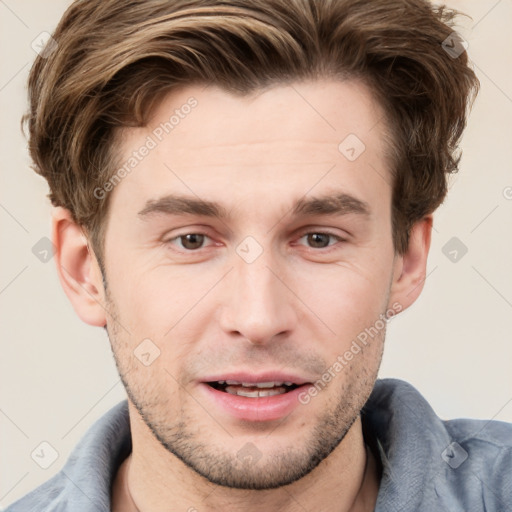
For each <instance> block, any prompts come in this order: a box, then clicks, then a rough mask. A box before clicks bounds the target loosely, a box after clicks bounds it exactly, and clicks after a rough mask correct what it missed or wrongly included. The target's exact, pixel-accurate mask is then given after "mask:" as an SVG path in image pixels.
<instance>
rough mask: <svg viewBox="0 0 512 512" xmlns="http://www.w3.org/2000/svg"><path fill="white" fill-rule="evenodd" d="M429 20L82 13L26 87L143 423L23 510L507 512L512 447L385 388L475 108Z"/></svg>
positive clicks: (289, 6)
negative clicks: (398, 320)
mask: <svg viewBox="0 0 512 512" xmlns="http://www.w3.org/2000/svg"><path fill="white" fill-rule="evenodd" d="M452 17H453V13H451V12H449V11H446V10H443V9H435V8H433V7H432V6H431V5H430V4H429V3H427V2H425V1H423V0H409V1H403V0H379V1H374V2H361V1H359V0H256V1H251V2H245V1H242V0H228V1H223V2H219V1H218V0H173V1H165V2H164V1H145V2H130V1H127V0H121V1H119V0H118V1H113V0H112V1H110V0H109V1H106V0H101V1H100V0H91V1H85V2H76V3H75V4H73V5H72V6H71V7H70V8H69V10H68V11H67V12H66V14H65V15H64V17H63V19H62V21H61V22H60V24H59V26H58V28H57V29H56V31H55V34H54V35H53V38H54V41H55V44H56V49H54V51H48V54H47V55H46V56H44V57H41V58H39V59H38V60H37V61H36V63H35V65H34V67H33V69H32V72H31V75H30V82H29V92H30V102H31V104H30V111H29V114H28V116H27V121H28V127H29V134H30V150H31V155H32V158H33V160H34V163H35V168H36V170H37V171H38V172H39V173H40V174H42V175H43V176H44V177H45V178H46V179H47V180H48V183H49V186H50V198H51V200H52V203H53V204H54V206H55V209H54V214H53V220H52V222H53V241H54V244H55V246H56V248H57V251H56V254H55V260H56V263H57V269H58V273H59V277H60V281H61V284H62V286H63V288H64V291H65V292H66V294H67V296H68V297H69V299H70V301H71V303H72V305H73V307H74V309H75V311H76V313H77V314H78V315H79V317H80V318H81V319H82V320H83V321H84V322H86V323H88V324H90V325H95V326H98V327H105V329H106V330H107V332H108V336H109V339H110V342H111V346H112V351H113V354H114V357H115V361H116V364H117V368H118V370H119V374H120V376H121V378H122V380H123V383H124V386H125V388H126V391H127V395H128V401H127V402H124V403H121V404H119V405H118V406H116V407H115V408H114V409H112V410H111V411H110V412H109V413H108V414H107V415H106V416H104V417H103V418H102V419H100V420H99V421H98V422H97V423H96V424H95V425H94V426H93V427H92V428H91V430H90V431H89V432H88V433H87V434H86V436H85V437H84V439H83V440H82V442H81V443H80V444H79V446H77V448H76V449H75V451H74V452H73V454H72V455H71V457H70V459H69V460H68V462H67V464H66V465H65V466H64V468H63V469H62V471H61V472H60V473H58V474H57V475H56V476H55V477H54V478H52V479H51V480H49V481H48V482H47V483H45V484H44V485H42V486H41V487H39V488H38V489H36V490H35V491H33V492H32V493H30V494H29V495H28V496H26V497H25V498H22V499H21V500H20V501H18V502H17V503H15V504H14V505H12V507H10V508H9V509H8V510H9V511H13V512H14V511H21V510H45V511H51V510H70V511H93V510H113V511H115V512H119V511H123V512H131V511H141V512H145V511H161V510H162V511H163V510H166V511H167V510H173V511H174V510H176V511H177V510H184V511H185V510H188V511H195V510H197V511H202V510H212V511H213V510H223V511H224V510H230V511H231V510H232V511H238V510H244V511H245V510H247V511H252V510H272V511H274V510H275V511H278V510H279V511H296V510H322V511H351V512H354V511H370V510H377V511H388V510H389V511H397V510H403V511H429V512H430V511H433V510H450V511H455V510H461V511H463V510H464V511H468V510H471V511H479V510H482V511H483V510H487V511H489V510H496V511H498V510H500V511H501V510H506V508H507V506H509V503H510V501H511V500H512V477H511V468H512V427H511V426H510V425H507V424H505V423H500V422H484V421H471V420H452V421H449V422H444V421H441V420H440V419H439V418H437V416H436V415H435V414H434V412H433V411H432V409H431V408H430V406H429V405H428V404H427V403H426V402H425V400H424V399H423V398H422V396H421V395H420V394H419V393H418V392H417V391H416V390H415V389H414V388H412V387H411V386H410V385H408V384H406V383H404V382H400V381H395V380H379V381H378V380H377V374H378V369H379V365H380V361H381V357H382V352H383V344H384V338H385V331H386V322H387V321H389V319H390V318H392V317H393V316H395V315H397V314H398V313H400V312H401V311H403V310H404V309H406V308H407V307H409V306H410V305H411V304H412V303H413V302H414V301H415V300H416V298H417V297H418V296H419V294H420V292H421V290H422V287H423V282H424V280H425V275H426V272H425V269H426V260H427V255H428V251H429V246H430V232H431V228H432V213H433V212H434V210H435V209H436V208H437V207H438V206H439V204H441V202H442V201H443V199H444V197H445V194H446V175H447V173H450V172H453V171H454V170H456V168H457V164H458V160H459V157H458V155H457V154H456V149H457V143H458V141H459V139H460V136H461V134H462V131H463V128H464V126H465V121H466V110H467V106H468V105H469V103H470V101H471V99H472V97H473V96H474V94H475V93H476V90H477V84H478V83H477V80H476V77H475V75H474V73H473V72H472V71H471V69H470V68H469V67H468V65H467V57H466V55H465V53H464V52H463V51H460V52H459V51H458V50H459V49H460V48H461V41H460V40H459V39H458V38H457V36H456V35H455V34H454V33H453V29H452V28H451V19H452Z"/></svg>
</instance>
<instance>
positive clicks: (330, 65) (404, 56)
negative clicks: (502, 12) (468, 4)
mask: <svg viewBox="0 0 512 512" xmlns="http://www.w3.org/2000/svg"><path fill="white" fill-rule="evenodd" d="M456 14H457V13H456V12H455V11H452V10H448V9H446V8H445V7H433V6H431V5H430V4H429V3H428V1H427V0H372V1H371V2H370V1H366V0H250V1H248V0H222V1H220V0H146V1H140V0H139V1H134V0H87V1H85V0H84V1H77V2H75V3H74V4H72V5H71V7H70V8H69V9H68V10H67V12H66V13H65V14H64V17H63V18H62V20H61V21H60V23H59V25H58V27H57V29H56V31H55V33H54V35H53V37H54V39H55V41H56V43H57V45H58V47H57V49H56V51H54V52H53V53H51V52H48V55H46V58H44V57H45V55H44V53H43V54H42V55H41V56H39V57H38V58H37V59H36V61H35V63H34V66H33V67H32V70H31V73H30V78H29V98H30V110H29V113H28V114H27V115H26V116H25V117H26V119H27V120H28V128H29V136H30V144H29V146H30V153H31V156H32V159H33V161H34V164H35V170H36V171H37V172H38V173H39V174H41V175H43V176H44V177H45V178H46V179H47V180H48V183H49V187H50V194H49V197H50V199H51V201H52V203H53V204H54V205H58V206H63V207H65V208H67V209H68V210H70V212H71V214H72V216H73V219H74V220H75V221H76V222H77V223H78V224H80V225H82V226H83V227H84V228H85V229H86V230H87V231H88V233H89V235H90V238H91V242H92V245H93V248H94V249H95V252H96V254H97V255H98V257H99V258H100V257H101V256H102V254H103V242H104V240H103V238H104V236H103V228H104V224H105V218H106V213H107V211H108V197H106V198H105V199H104V200H98V198H97V197H95V194H94V190H95V189H97V187H101V186H102V185H103V184H104V183H106V182H107V181H108V180H109V178H110V177H111V176H112V175H113V173H114V171H115V135H116V133H118V132H119V130H118V129H119V128H121V127H129V126H144V125H145V124H146V123H147V121H148V117H149V115H150V113H151V109H152V107H154V106H155V104H156V103H157V101H158V100H159V99H161V98H163V95H164V94H166V93H168V92H170V91H171V90H172V89H173V88H176V87H179V86H183V85H187V84H192V83H205V84H215V85H218V86H220V87H223V88H225V89H226V90H228V91H230V92H236V93H239V94H246V93H249V92H251V91H255V90H257V89H258V88H262V87H265V86H269V85H272V84H276V83H282V82H290V81H293V80H302V79H315V78H318V77H320V76H324V77H340V78H342V79H343V78H355V79H360V80H361V81H363V82H364V83H365V84H367V85H368V86H369V87H370V90H371V91H372V92H373V94H374V95H375V97H376V98H377V99H378V100H379V102H380V104H381V105H382V107H383V108H384V111H385V112H386V116H387V119H386V120H387V122H388V125H389V126H390V127H391V131H392V134H391V135H392V148H391V150H392V155H393V168H392V169H391V172H392V174H393V193H392V194H393V198H392V202H393V214H392V222H393V241H394V246H395V250H396V251H398V252H399V253H403V252H405V250H406V249H407V245H408V234H409V231H410V228H411V226H412V225H413V224H414V222H416V221H418V220H420V219H421V218H423V217H424V216H425V215H428V214H429V213H432V212H433V211H434V210H435V209H436V208H437V207H438V206H439V205H440V204H441V202H442V201H443V199H444V197H445V195H446V191H447V174H448V173H452V172H454V171H456V170H457V166H458V163H459V160H460V154H457V144H458V142H459V139H460V137H461V135H462V132H463V129H464V127H465V124H466V115H467V109H468V107H469V105H470V103H471V101H472V98H474V95H476V92H477V90H478V86H479V83H478V80H477V78H476V76H475V74H474V72H473V71H472V70H471V69H470V67H468V59H467V55H466V53H465V52H463V53H462V54H460V55H459V56H454V55H450V53H449V52H447V51H446V46H445V45H443V42H444V41H446V40H448V42H449V44H448V46H454V42H455V41H454V39H453V30H452V28H451V27H452V26H453V19H454V17H455V15H456ZM450 38H451V39H450ZM100 262H101V260H100Z"/></svg>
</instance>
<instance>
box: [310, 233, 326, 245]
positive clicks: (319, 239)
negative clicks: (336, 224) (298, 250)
mask: <svg viewBox="0 0 512 512" xmlns="http://www.w3.org/2000/svg"><path fill="white" fill-rule="evenodd" d="M329 236H330V235H326V234H325V233H312V234H310V235H308V238H309V242H310V244H311V245H312V246H313V247H327V246H328V245H329ZM323 242H325V243H323Z"/></svg>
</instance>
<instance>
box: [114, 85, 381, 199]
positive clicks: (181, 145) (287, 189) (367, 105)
mask: <svg viewBox="0 0 512 512" xmlns="http://www.w3.org/2000/svg"><path fill="white" fill-rule="evenodd" d="M385 133H386V125H385V118H384V114H383V110H382V108H381V107H380V105H379V104H378V103H377V102H376V101H375V100H374V99H373V97H372V95H371V93H370V91H369V90H368V89H367V88H366V87H365V86H364V85H363V84H362V83H360V82H356V81H343V82H341V81H313V82H301V83H293V84H288V85H276V86H273V87H271V88H268V89H265V90H259V91H256V92H254V93H251V94H248V95H234V94H231V93H228V92H226V91H225V90H222V89H219V88H217V87H204V86H190V87H186V88H183V89H181V90H179V91H174V92H173V93H171V94H169V95H168V96H167V97H166V98H165V99H164V100H163V101H162V102H161V103H160V104H159V105H158V107H157V108H156V109H155V111H154V112H153V115H152V117H151V120H150V122H149V123H148V125H147V126H146V127H143V128H130V129H126V130H124V132H123V133H122V137H121V138H120V140H121V141H122V142H121V145H120V147H119V148H118V149H119V153H120V162H118V163H119V165H123V163H124V164H126V162H128V160H129V159H132V160H134V159H136V160H137V161H136V162H135V164H136V165H135V166H134V168H133V170H131V171H130V172H129V173H128V175H127V176H126V178H124V179H123V180H122V182H121V183H120V184H119V185H117V186H116V187H115V189H114V191H113V193H112V194H113V197H112V203H113V204H114V203H116V201H118V198H117V196H120V197H121V196H124V198H125V199H127V198H130V197H131V200H133V202H134V203H136V202H137V201H139V199H140V201H142V200H143V199H144V200H145V201H148V200H155V199H157V198H158V196H162V195H164V194H165V193H167V194H171V193H180V194H182V195H183V194H188V195H195V196H198V197H203V198H208V199H212V200H216V201H217V200H218V201H223V202H224V203H229V202H230V203H231V204H226V206H227V207H228V208H231V207H233V205H234V203H235V202H237V201H238V203H239V204H241V203H240V202H242V203H243V204H247V205H249V204H250V203H251V200H252V199H254V201H255V204H259V205H260V207H261V205H264V206H265V207H268V208H270V206H271V203H270V196H272V200H273V201H274V202H275V201H279V200H280V199H282V200H283V201H287V200H288V198H287V194H289V195H292V196H294V197H293V199H294V200H296V199H298V197H300V196H301V195H304V194H306V193H307V192H308V190H313V189H314V192H315V193H323V192H328V191H329V189H332V188H336V189H337V190H338V188H339V187H338V185H339V186H342V187H343V186H346V187H347V188H349V189H350V188H352V189H353V188H356V189H357V188H360V189H361V190H360V192H362V193H365V189H366V196H367V197H365V198H363V199H364V200H365V201H368V200H369V202H371V201H372V196H374V199H378V197H379V195H382V193H383V192H385V193H386V195H389V191H387V190H386V189H387V188H389V182H390V179H389V178H388V176H389V175H390V173H389V169H388V167H389V165H388V161H387V158H386V156H385V155H386V150H387V147H386V144H385ZM144 146H146V147H147V148H148V149H146V150H144V151H142V149H143V148H144ZM141 152H143V153H144V156H143V157H140V155H138V156H134V155H135V153H141ZM371 188H373V189H374V190H373V193H370V194H369V195H368V192H372V191H371V190H370V189H371ZM348 192H350V190H348ZM265 196H266V197H268V198H269V201H268V202H263V203H262V202H261V201H262V198H264V197H265ZM138 206H143V205H142V204H139V205H138Z"/></svg>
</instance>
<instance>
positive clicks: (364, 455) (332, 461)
mask: <svg viewBox="0 0 512 512" xmlns="http://www.w3.org/2000/svg"><path fill="white" fill-rule="evenodd" d="M130 423H131V430H132V441H133V451H132V453H131V455H130V456H129V457H128V458H127V459H126V460H125V461H124V463H123V464H122V466H121V468H120V469H119V471H118V474H117V476H116V479H115V482H114V485H113V489H112V510H113V512H120V511H122V512H147V511H152V512H153V511H154V512H159V511H164V510H169V509H172V510H190V511H194V510H201V511H209V512H210V511H211V512H213V511H221V510H222V511H232V510H233V511H235V510H241V509H243V510H244V511H247V512H252V511H253V510H254V511H261V510H269V511H271V510H279V511H283V512H298V511H304V510H322V511H326V512H331V511H334V510H336V511H337V512H364V511H371V510H374V506H375V502H376V499H377V493H378V488H379V477H378V469H377V464H376V461H375V460H374V457H373V455H372V454H371V451H370V450H366V447H365V444H364V439H363V433H362V428H361V420H360V418H358V419H357V420H356V421H355V422H354V424H353V425H352V427H351V428H350V430H349V431H348V432H347V434H346V436H345V438H344V439H343V441H342V442H341V443H340V444H339V445H338V447H337V448H336V449H335V450H334V451H333V452H332V453H331V454H330V455H329V456H328V457H327V458H326V459H324V460H323V461H322V462H321V463H320V464H319V465H318V466H317V467H316V468H315V469H314V470H313V471H312V472H311V473H309V474H308V475H306V476H305V477H303V478H301V479H300V480H298V481H297V482H294V483H292V484H290V485H287V486H285V487H280V488H277V489H271V490H265V491H254V490H241V489H231V488H228V487H222V486H217V485H215V484H212V483H210V482H208V481H207V480H206V479H205V478H203V477H202V476H200V475H198V474H197V473H195V472H194V471H193V470H191V469H190V468H189V467H188V466H186V465H185V464H183V462H181V461H180V460H179V459H178V458H176V457H175V456H174V455H172V454H170V453H169V452H167V451H166V450H165V449H164V448H163V447H162V445H161V444H160V443H159V442H158V441H157V440H156V439H155V438H154V436H153V435H152V433H151V432H150V431H149V429H148V428H147V426H146V425H145V423H144V422H143V420H142V419H141V418H140V416H139V415H138V413H137V411H136V410H135V409H134V408H133V407H131V404H130Z"/></svg>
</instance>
